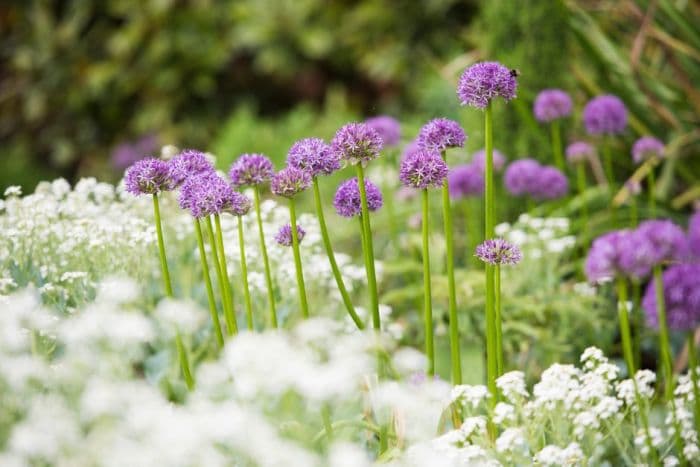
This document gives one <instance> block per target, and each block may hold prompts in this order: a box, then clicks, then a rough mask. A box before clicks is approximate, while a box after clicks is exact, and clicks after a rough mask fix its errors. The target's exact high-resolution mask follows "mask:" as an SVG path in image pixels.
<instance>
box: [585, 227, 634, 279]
mask: <svg viewBox="0 0 700 467" xmlns="http://www.w3.org/2000/svg"><path fill="white" fill-rule="evenodd" d="M631 236H632V231H630V230H615V231H613V232H608V233H606V234H603V235H601V236H600V237H598V238H596V239H595V240H593V243H592V244H591V247H590V248H589V250H588V256H587V257H586V264H585V266H584V270H585V272H586V277H587V278H588V282H591V283H594V284H595V283H600V282H608V281H611V280H613V279H614V278H616V277H618V276H625V275H626V274H627V271H626V270H624V268H623V267H622V265H621V264H620V263H621V256H622V255H623V254H624V251H625V249H626V248H625V245H627V244H629V241H630V237H631Z"/></svg>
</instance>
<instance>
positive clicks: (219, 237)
mask: <svg viewBox="0 0 700 467" xmlns="http://www.w3.org/2000/svg"><path fill="white" fill-rule="evenodd" d="M214 222H215V223H216V243H217V247H218V251H219V252H220V253H221V254H220V255H219V263H220V264H221V273H222V276H223V279H224V287H225V288H226V298H227V300H228V303H229V310H230V316H229V317H228V318H227V321H226V325H227V326H229V325H231V326H232V332H233V333H234V334H235V333H237V332H238V322H237V321H236V313H235V309H234V306H233V290H232V288H231V281H230V280H229V277H228V266H227V264H226V251H225V250H224V234H223V231H222V230H221V219H220V217H219V215H218V214H216V215H215V216H214ZM229 321H230V323H229Z"/></svg>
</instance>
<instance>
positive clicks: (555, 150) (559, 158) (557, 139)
mask: <svg viewBox="0 0 700 467" xmlns="http://www.w3.org/2000/svg"><path fill="white" fill-rule="evenodd" d="M550 128H551V130H552V154H554V162H555V163H556V165H557V168H558V169H559V170H561V171H562V172H563V173H566V166H565V165H564V155H563V154H562V149H561V126H560V123H559V120H554V121H553V122H552V124H551V125H550Z"/></svg>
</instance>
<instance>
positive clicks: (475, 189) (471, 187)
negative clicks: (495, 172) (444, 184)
mask: <svg viewBox="0 0 700 467" xmlns="http://www.w3.org/2000/svg"><path fill="white" fill-rule="evenodd" d="M447 181H448V186H449V190H450V197H451V198H453V199H460V198H466V197H469V196H481V195H483V194H484V171H483V169H482V168H481V167H479V166H478V165H476V164H474V163H471V164H463V165H458V166H456V167H454V168H453V169H451V170H450V172H449V173H448V174H447Z"/></svg>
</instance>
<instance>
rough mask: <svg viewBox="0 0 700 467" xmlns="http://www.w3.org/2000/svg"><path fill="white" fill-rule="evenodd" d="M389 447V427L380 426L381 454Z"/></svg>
mask: <svg viewBox="0 0 700 467" xmlns="http://www.w3.org/2000/svg"><path fill="white" fill-rule="evenodd" d="M387 449H389V427H388V426H386V425H382V426H380V427H379V453H378V454H379V456H381V455H382V454H384V453H385V452H386V451H387Z"/></svg>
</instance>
